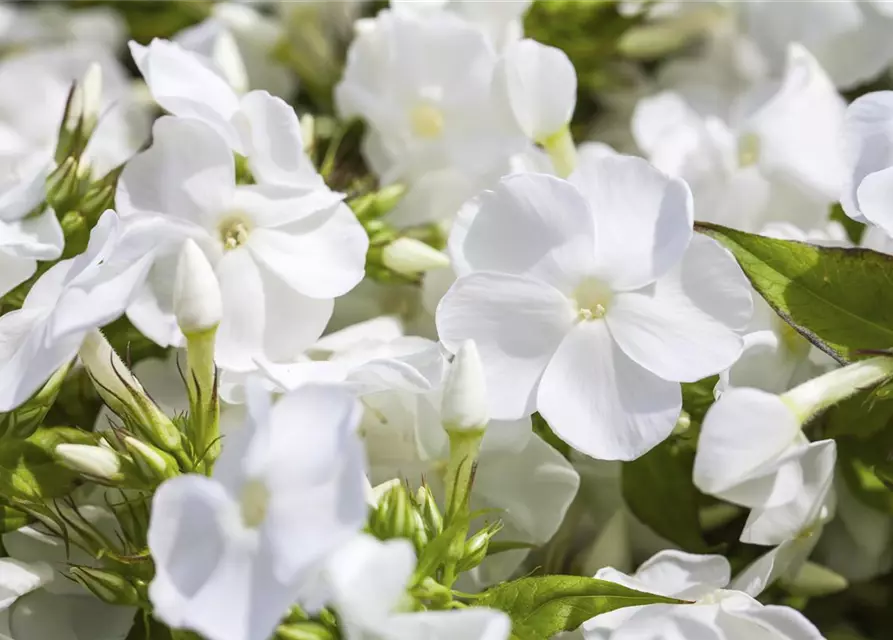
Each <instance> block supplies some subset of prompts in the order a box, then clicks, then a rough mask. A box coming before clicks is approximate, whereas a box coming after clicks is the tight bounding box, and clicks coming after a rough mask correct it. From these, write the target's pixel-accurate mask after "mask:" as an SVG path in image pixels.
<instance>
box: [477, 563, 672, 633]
mask: <svg viewBox="0 0 893 640" xmlns="http://www.w3.org/2000/svg"><path fill="white" fill-rule="evenodd" d="M659 603H665V604H685V602H684V601H682V600H675V599H673V598H666V597H664V596H658V595H654V594H650V593H643V592H641V591H634V590H633V589H628V588H626V587H623V586H620V585H618V584H615V583H613V582H607V581H605V580H597V579H595V578H585V577H580V576H555V575H553V576H538V577H530V578H521V579H519V580H513V581H512V582H506V583H503V584H500V585H498V586H496V587H493V588H492V589H489V590H487V591H485V592H484V593H483V594H481V596H480V597H479V598H478V599H477V600H476V601H475V604H476V605H479V606H482V607H491V608H493V609H499V610H500V611H505V612H506V613H507V614H508V615H509V616H510V617H511V619H512V637H513V638H516V639H517V640H543V639H544V638H551V637H553V636H554V635H556V634H558V633H560V632H562V631H572V630H574V629H576V628H577V627H579V626H580V625H581V624H583V623H584V622H586V621H587V620H589V619H590V618H592V617H594V616H597V615H599V614H602V613H607V612H609V611H614V610H615V609H621V608H623V607H633V606H639V605H646V604H659Z"/></svg>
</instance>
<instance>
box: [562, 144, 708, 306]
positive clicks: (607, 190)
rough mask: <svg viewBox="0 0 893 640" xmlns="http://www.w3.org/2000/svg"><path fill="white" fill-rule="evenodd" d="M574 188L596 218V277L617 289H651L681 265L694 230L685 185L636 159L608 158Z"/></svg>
mask: <svg viewBox="0 0 893 640" xmlns="http://www.w3.org/2000/svg"><path fill="white" fill-rule="evenodd" d="M575 182H576V183H577V185H578V186H579V187H580V189H581V190H582V191H583V194H584V195H585V196H586V199H587V200H588V201H589V206H590V207H591V209H592V212H593V215H594V216H595V226H596V228H595V232H596V233H595V237H596V243H597V246H596V258H597V261H598V270H597V273H598V275H600V277H602V278H603V279H604V280H605V281H607V282H608V284H610V285H611V287H612V288H613V289H620V290H631V289H638V288H640V287H643V286H645V285H648V284H651V283H652V282H654V281H655V280H657V279H658V278H659V277H661V276H662V275H664V274H665V273H667V271H669V270H670V269H671V268H672V267H673V266H674V265H675V264H677V263H678V262H679V261H680V260H681V259H682V256H683V254H684V253H685V250H686V248H687V247H688V244H689V242H690V240H691V237H692V228H693V224H694V213H693V209H692V199H691V192H690V191H689V188H688V185H687V184H685V182H683V181H682V180H678V179H670V178H668V177H667V176H665V175H664V174H662V173H660V172H659V171H658V170H657V169H655V168H654V167H653V166H651V165H650V164H649V163H648V162H646V161H645V160H642V159H641V158H634V157H631V156H606V157H604V158H602V159H601V161H599V162H597V163H593V165H592V171H591V175H587V176H582V175H578V176H577V178H576V179H575Z"/></svg>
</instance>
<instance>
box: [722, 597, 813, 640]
mask: <svg viewBox="0 0 893 640" xmlns="http://www.w3.org/2000/svg"><path fill="white" fill-rule="evenodd" d="M734 615H735V616H736V617H740V618H745V619H747V620H749V621H750V622H752V623H754V625H755V626H756V627H758V628H759V629H760V631H761V632H763V633H764V634H767V636H768V637H771V638H784V639H785V640H823V639H824V636H823V635H822V634H821V633H820V632H819V630H818V629H816V628H815V625H813V624H812V622H810V621H809V620H808V619H807V618H806V616H804V615H803V614H802V613H800V612H799V611H797V610H796V609H794V608H792V607H783V606H779V605H768V606H765V607H754V608H752V609H746V610H736V611H735V612H734ZM756 633H757V631H756V629H751V630H750V631H749V632H748V635H747V637H756V636H755V634H756Z"/></svg>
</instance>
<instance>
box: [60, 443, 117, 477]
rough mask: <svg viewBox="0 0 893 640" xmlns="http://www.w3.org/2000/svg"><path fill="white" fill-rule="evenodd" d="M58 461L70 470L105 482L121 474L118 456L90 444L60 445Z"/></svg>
mask: <svg viewBox="0 0 893 640" xmlns="http://www.w3.org/2000/svg"><path fill="white" fill-rule="evenodd" d="M54 454H55V456H56V459H57V460H58V461H59V462H60V463H61V464H63V465H65V466H66V467H68V468H69V469H72V470H74V471H77V472H79V473H83V474H86V475H89V476H93V477H96V478H101V479H103V480H114V479H115V478H116V477H118V475H119V474H120V473H121V461H120V459H119V458H118V455H117V454H116V453H115V452H114V451H111V450H109V449H106V448H103V447H97V446H93V445H89V444H68V443H64V444H59V445H56V448H55V449H54Z"/></svg>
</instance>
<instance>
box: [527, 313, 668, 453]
mask: <svg viewBox="0 0 893 640" xmlns="http://www.w3.org/2000/svg"><path fill="white" fill-rule="evenodd" d="M537 408H538V409H539V411H540V413H541V414H542V415H543V417H544V418H545V419H546V420H547V421H548V423H549V426H551V427H552V430H553V431H555V433H556V434H557V435H558V436H559V437H560V438H561V439H562V440H564V441H565V442H567V443H568V444H569V445H571V446H572V447H574V448H575V449H577V450H578V451H580V452H581V453H585V454H586V455H588V456H591V457H593V458H598V459H600V460H634V459H636V458H638V457H639V456H641V455H642V454H644V453H645V452H646V451H648V450H649V449H651V448H652V447H654V446H655V445H657V444H658V443H660V442H662V441H663V440H664V439H666V438H667V436H669V435H670V432H671V431H672V430H673V427H674V426H675V424H676V419H677V418H678V417H679V412H680V411H681V410H682V392H681V390H680V387H679V383H677V382H667V381H665V380H661V379H660V378H658V377H656V376H655V375H653V374H652V373H649V372H648V371H646V370H645V369H643V368H642V367H640V366H639V365H637V364H636V363H635V362H633V361H632V360H630V359H629V358H628V357H627V356H626V355H625V354H624V353H623V352H622V351H621V350H620V348H619V347H618V346H617V345H616V344H615V343H614V341H613V339H612V338H611V335H610V333H609V331H608V327H607V324H605V323H604V322H603V321H598V320H596V321H590V322H582V323H580V324H579V325H577V326H576V327H575V328H574V329H573V330H572V331H571V332H570V334H568V336H567V337H566V338H565V339H564V341H563V342H562V343H561V346H560V347H559V348H558V350H557V351H556V352H555V355H554V356H553V357H552V360H551V361H550V362H549V366H548V367H546V371H545V373H544V374H543V378H542V381H541V382H540V385H539V391H538V394H537Z"/></svg>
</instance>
